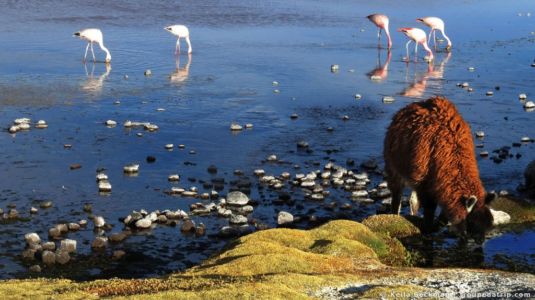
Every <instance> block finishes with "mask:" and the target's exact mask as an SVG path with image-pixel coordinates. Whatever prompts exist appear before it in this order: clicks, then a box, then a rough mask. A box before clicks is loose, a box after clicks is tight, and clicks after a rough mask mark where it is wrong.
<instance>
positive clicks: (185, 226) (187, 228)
mask: <svg viewBox="0 0 535 300" xmlns="http://www.w3.org/2000/svg"><path fill="white" fill-rule="evenodd" d="M194 230H195V223H194V222H193V221H192V220H190V219H187V220H184V223H182V226H181V227H180V231H182V232H191V231H194Z"/></svg>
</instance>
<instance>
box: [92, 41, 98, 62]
mask: <svg viewBox="0 0 535 300" xmlns="http://www.w3.org/2000/svg"><path fill="white" fill-rule="evenodd" d="M91 54H93V62H97V59H96V58H95V51H93V43H91Z"/></svg>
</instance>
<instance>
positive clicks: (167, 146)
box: [165, 144, 175, 150]
mask: <svg viewBox="0 0 535 300" xmlns="http://www.w3.org/2000/svg"><path fill="white" fill-rule="evenodd" d="M174 147H175V145H173V144H166V145H165V149H167V150H173V148H174Z"/></svg>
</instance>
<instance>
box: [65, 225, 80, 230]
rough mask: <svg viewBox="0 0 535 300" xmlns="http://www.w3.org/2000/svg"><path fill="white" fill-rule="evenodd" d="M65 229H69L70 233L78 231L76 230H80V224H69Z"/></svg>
mask: <svg viewBox="0 0 535 300" xmlns="http://www.w3.org/2000/svg"><path fill="white" fill-rule="evenodd" d="M67 227H69V230H70V231H78V230H80V224H77V223H69V224H68V225H67Z"/></svg>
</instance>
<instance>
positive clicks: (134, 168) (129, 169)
mask: <svg viewBox="0 0 535 300" xmlns="http://www.w3.org/2000/svg"><path fill="white" fill-rule="evenodd" d="M123 171H124V173H137V172H138V171H139V165H138V164H129V165H126V166H124V167H123Z"/></svg>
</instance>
